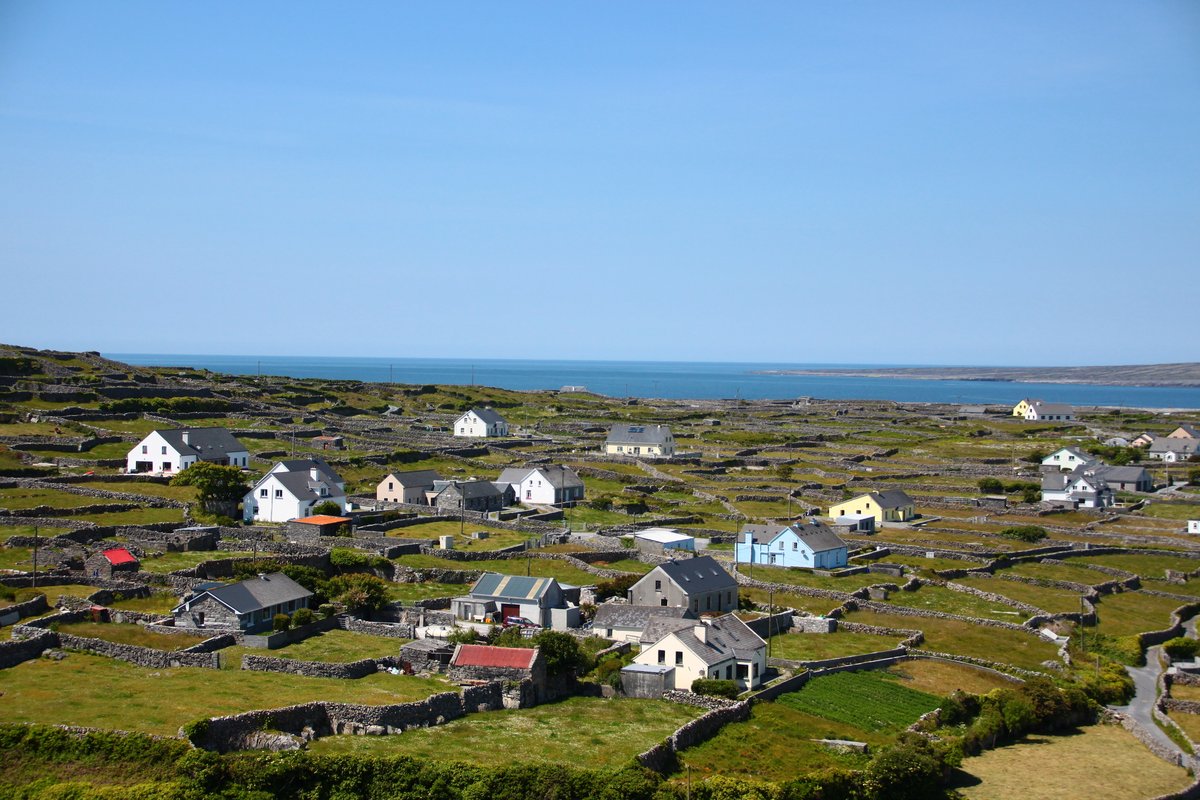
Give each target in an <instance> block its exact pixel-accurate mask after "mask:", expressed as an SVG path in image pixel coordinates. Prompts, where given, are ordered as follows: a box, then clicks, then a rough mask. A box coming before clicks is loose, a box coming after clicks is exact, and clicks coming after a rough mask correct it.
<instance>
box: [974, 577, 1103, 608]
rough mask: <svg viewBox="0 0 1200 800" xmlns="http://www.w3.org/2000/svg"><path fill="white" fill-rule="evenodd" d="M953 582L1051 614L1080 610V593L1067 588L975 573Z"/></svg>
mask: <svg viewBox="0 0 1200 800" xmlns="http://www.w3.org/2000/svg"><path fill="white" fill-rule="evenodd" d="M954 582H955V583H960V584H962V585H963V586H970V587H972V588H973V589H981V590H983V591H985V592H993V593H995V594H999V595H1004V596H1005V597H1011V598H1012V599H1013V600H1017V601H1020V602H1022V603H1029V604H1030V605H1032V606H1036V607H1037V608H1040V609H1042V610H1043V611H1049V612H1050V613H1051V614H1058V613H1062V612H1067V611H1079V610H1080V595H1078V594H1076V593H1075V592H1071V591H1068V590H1067V589H1054V588H1051V587H1048V586H1036V585H1034V584H1030V583H1022V582H1020V581H1006V580H1004V579H1002V578H988V577H983V576H975V575H970V576H967V577H963V578H955V579H954Z"/></svg>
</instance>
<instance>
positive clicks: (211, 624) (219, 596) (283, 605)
mask: <svg viewBox="0 0 1200 800" xmlns="http://www.w3.org/2000/svg"><path fill="white" fill-rule="evenodd" d="M312 596H313V593H312V592H310V591H309V590H307V589H305V588H304V587H303V586H301V585H300V584H298V583H296V582H295V581H294V580H292V579H291V578H289V577H288V576H287V575H284V574H283V573H282V572H272V573H271V574H269V575H259V576H258V577H257V578H248V579H246V580H244V581H240V582H239V583H230V584H223V585H216V586H209V587H207V588H205V589H202V590H201V591H198V592H196V593H195V594H194V595H193V596H192V597H191V598H190V599H188V600H185V601H183V602H182V603H180V604H179V605H177V606H175V608H173V609H171V616H173V617H174V618H175V627H177V628H206V627H207V628H236V629H238V630H243V631H247V630H256V629H259V628H264V627H270V625H271V623H272V621H273V620H274V618H275V615H276V614H293V613H295V612H296V611H297V610H299V609H301V608H307V607H308V600H309V598H310V597H312Z"/></svg>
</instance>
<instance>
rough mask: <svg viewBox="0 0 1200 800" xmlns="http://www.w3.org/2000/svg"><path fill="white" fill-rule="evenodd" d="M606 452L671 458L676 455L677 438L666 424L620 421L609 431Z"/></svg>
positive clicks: (617, 454) (641, 456) (608, 453)
mask: <svg viewBox="0 0 1200 800" xmlns="http://www.w3.org/2000/svg"><path fill="white" fill-rule="evenodd" d="M604 452H605V453H606V454H607V455H610V456H637V457H640V458H670V457H671V456H673V455H675V439H674V437H672V436H671V429H670V428H668V427H667V426H666V425H642V424H640V423H636V424H635V423H625V422H618V423H617V424H615V425H613V426H612V428H611V429H610V430H609V432H608V438H607V439H606V440H605V441H604Z"/></svg>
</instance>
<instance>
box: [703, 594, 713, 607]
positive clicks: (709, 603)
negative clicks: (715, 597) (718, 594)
mask: <svg viewBox="0 0 1200 800" xmlns="http://www.w3.org/2000/svg"><path fill="white" fill-rule="evenodd" d="M704 610H705V611H712V595H711V594H710V595H708V596H706V597H705V598H704Z"/></svg>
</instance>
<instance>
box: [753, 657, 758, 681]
mask: <svg viewBox="0 0 1200 800" xmlns="http://www.w3.org/2000/svg"><path fill="white" fill-rule="evenodd" d="M753 675H754V677H756V678H757V677H758V662H757V661H755V662H754V672H753Z"/></svg>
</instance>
